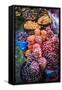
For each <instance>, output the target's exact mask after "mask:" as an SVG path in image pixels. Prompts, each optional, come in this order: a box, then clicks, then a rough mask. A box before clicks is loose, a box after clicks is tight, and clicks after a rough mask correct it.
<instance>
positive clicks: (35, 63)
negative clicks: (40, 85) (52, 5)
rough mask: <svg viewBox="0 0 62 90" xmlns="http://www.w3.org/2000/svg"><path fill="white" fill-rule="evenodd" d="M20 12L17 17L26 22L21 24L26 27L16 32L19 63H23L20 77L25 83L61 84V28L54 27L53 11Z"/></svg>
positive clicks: (38, 9)
mask: <svg viewBox="0 0 62 90" xmlns="http://www.w3.org/2000/svg"><path fill="white" fill-rule="evenodd" d="M17 10H18V9H16V17H21V18H23V19H24V22H23V23H22V24H21V23H20V26H22V27H21V28H19V30H18V29H17V30H16V48H17V49H16V56H15V57H16V61H20V63H22V66H21V68H20V73H19V77H20V78H21V80H22V81H23V82H42V81H58V80H59V64H60V61H59V58H60V57H59V33H57V32H56V29H57V30H58V32H59V28H57V27H56V28H54V25H53V23H54V21H53V20H54V19H52V18H53V17H52V12H51V10H48V9H42V8H19V10H18V11H17ZM54 14H57V13H55V12H54ZM56 21H57V20H56V17H55V22H56ZM16 22H17V21H16ZM20 22H21V21H20ZM52 27H53V28H52ZM22 28H23V30H22ZM54 31H55V32H54ZM16 67H17V66H16Z"/></svg>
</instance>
